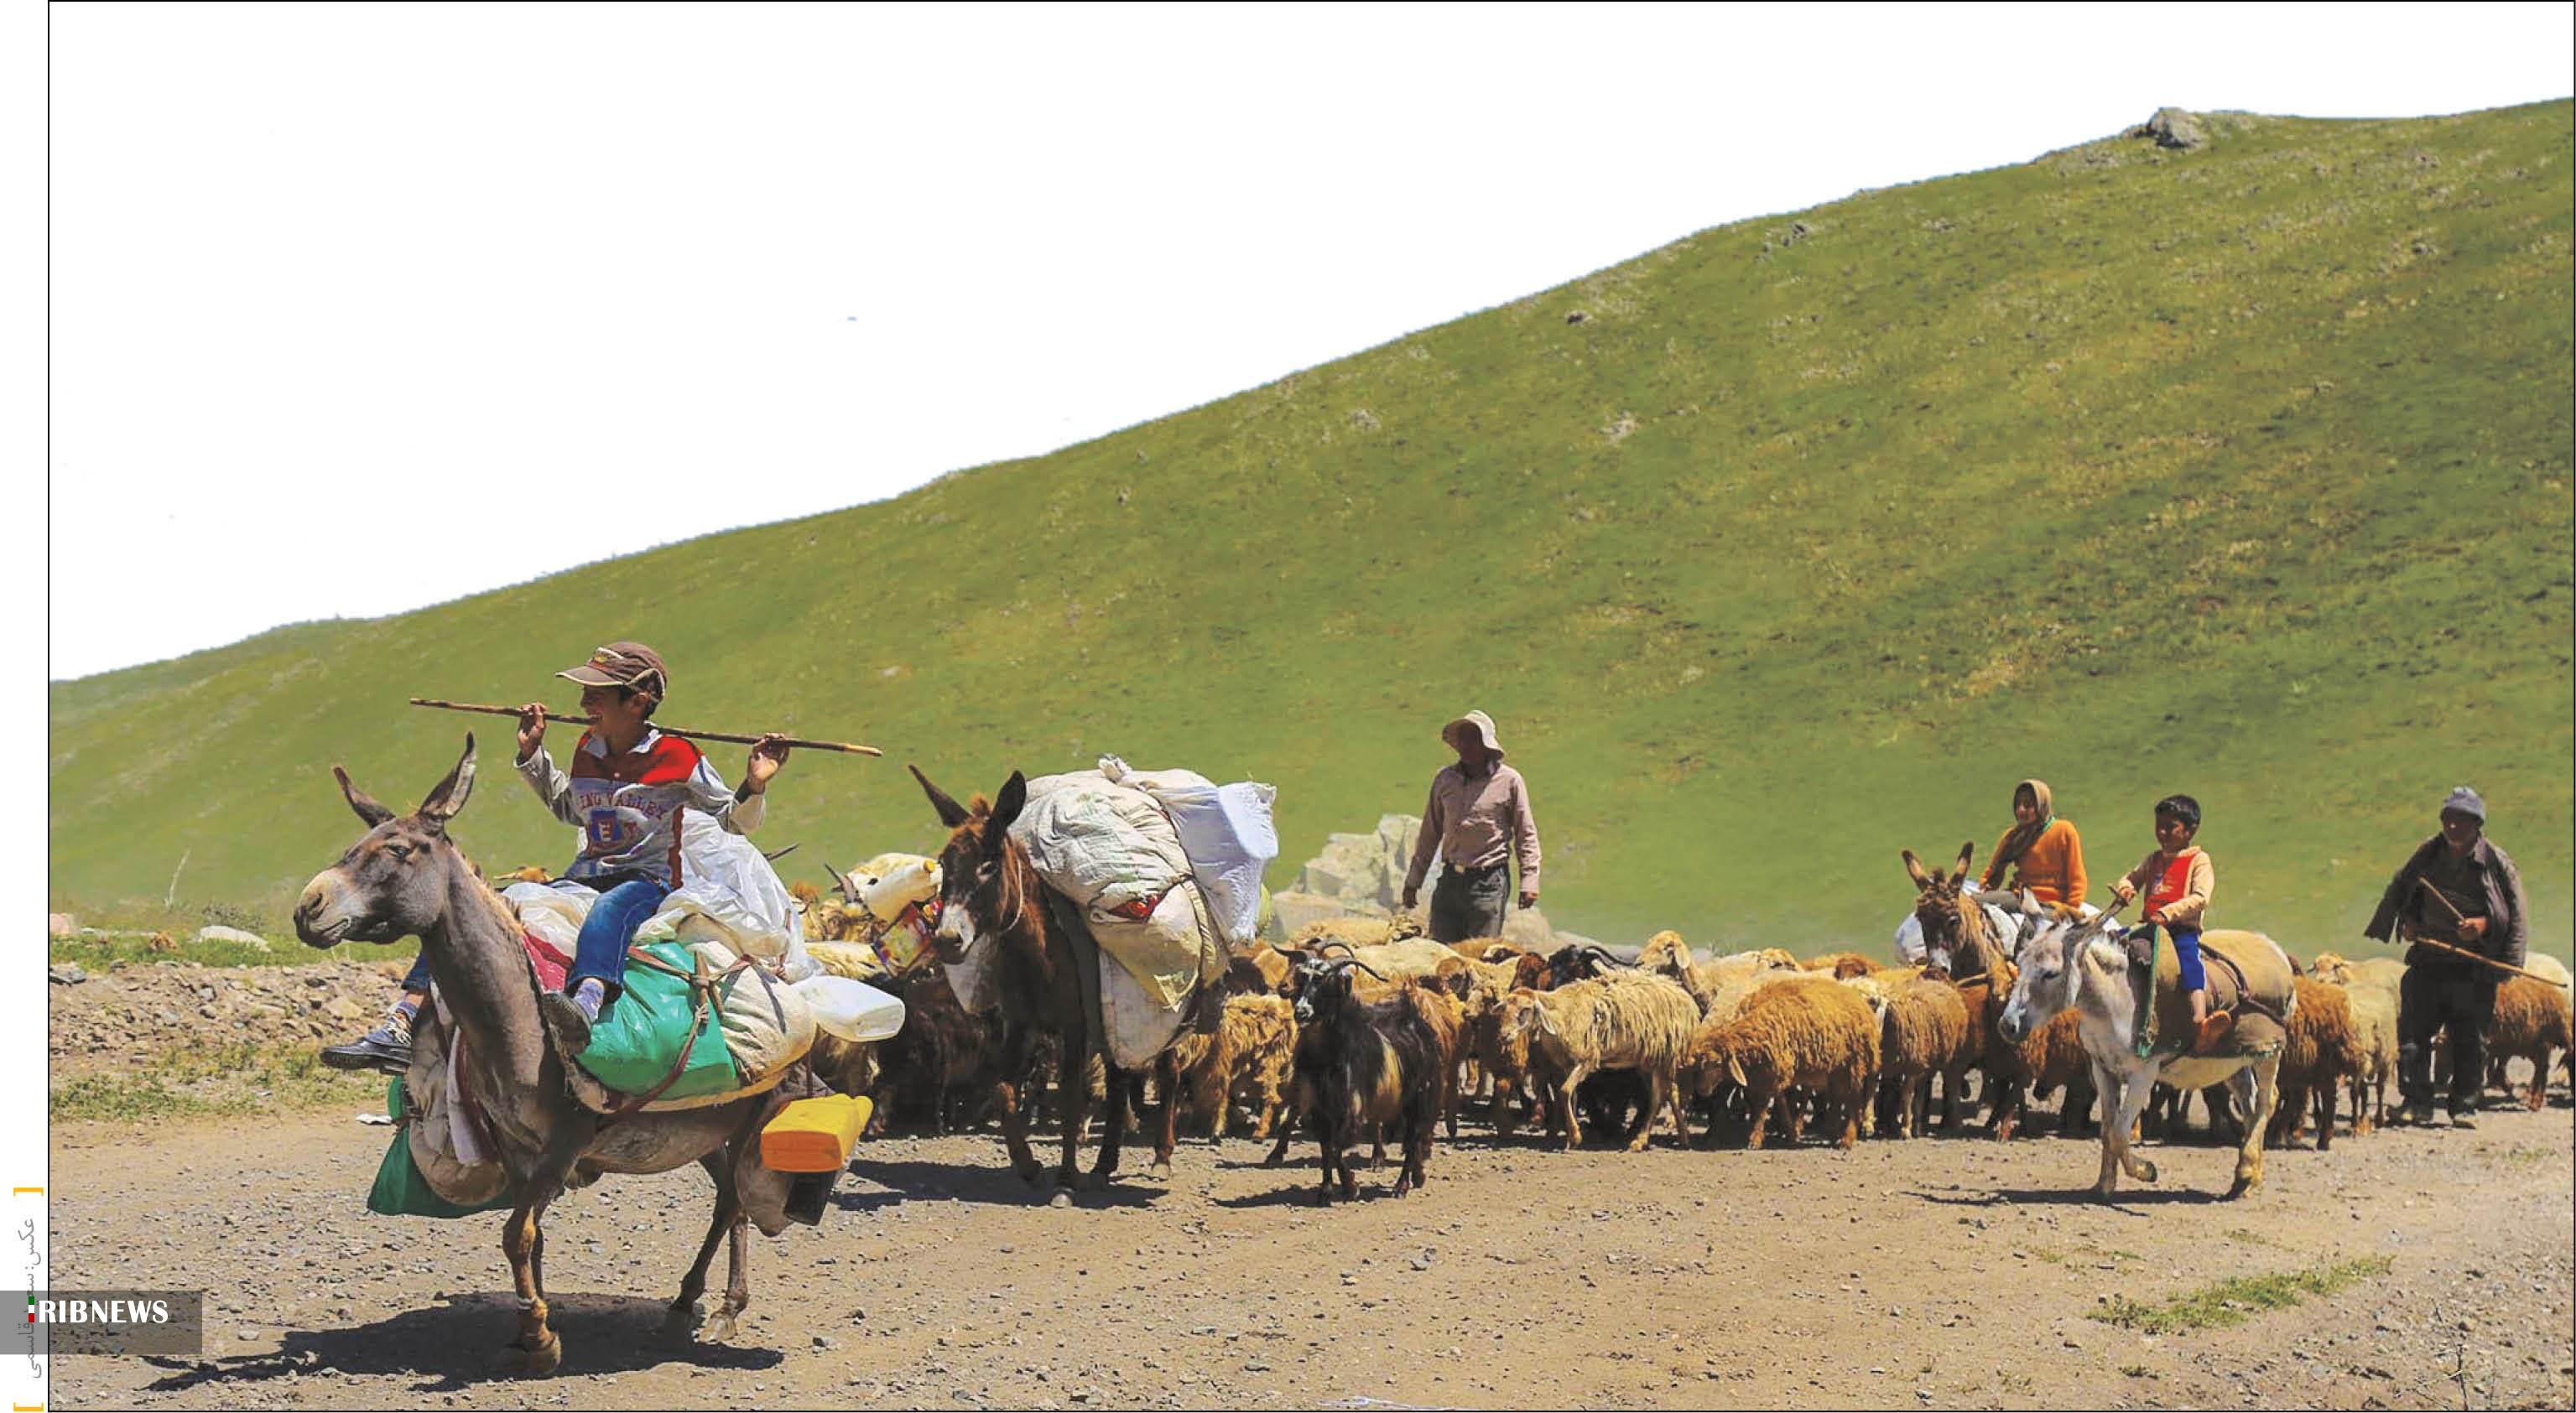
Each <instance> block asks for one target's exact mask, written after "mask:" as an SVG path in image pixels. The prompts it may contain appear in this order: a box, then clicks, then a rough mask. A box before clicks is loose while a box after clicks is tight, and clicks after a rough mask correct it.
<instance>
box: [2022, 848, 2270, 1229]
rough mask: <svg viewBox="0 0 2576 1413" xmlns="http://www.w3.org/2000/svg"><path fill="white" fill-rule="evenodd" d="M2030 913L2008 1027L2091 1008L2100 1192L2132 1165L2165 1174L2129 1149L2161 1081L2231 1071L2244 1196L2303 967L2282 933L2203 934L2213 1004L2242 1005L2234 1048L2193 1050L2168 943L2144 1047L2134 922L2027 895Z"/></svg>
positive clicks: (2197, 1083) (2188, 1080)
mask: <svg viewBox="0 0 2576 1413" xmlns="http://www.w3.org/2000/svg"><path fill="white" fill-rule="evenodd" d="M2022 913H2023V916H2024V918H2025V922H2024V927H2025V928H2026V929H2028V932H2027V940H2025V941H2024V942H2023V943H2022V945H2021V951H2020V955H2019V957H2018V960H2019V962H2020V964H2021V975H2020V976H2019V977H2017V978H2015V980H2014V982H2013V988H2012V999H2011V1001H2010V1002H2009V1003H2007V1004H2006V1005H2005V1007H2004V1012H2003V1016H2002V1018H2001V1019H2000V1020H1999V1021H1998V1022H1997V1025H1998V1027H1999V1028H2000V1029H2001V1030H2002V1031H2003V1034H2004V1038H2005V1039H2007V1040H2010V1041H2012V1042H2014V1043H2016V1044H2018V1043H2020V1041H2021V1040H2022V1039H2023V1038H2024V1037H2026V1036H2028V1035H2030V1034H2031V1033H2032V1032H2034V1031H2036V1030H2038V1029H2039V1028H2040V1027H2041V1026H2043V1025H2045V1024H2047V1023H2048V1022H2049V1020H2050V1019H2051V1018H2052V1017H2054V1016H2056V1015H2057V1014H2058V1013H2059V1012H2061V1011H2065V1010H2069V1009H2073V1010H2075V1011H2077V1012H2078V1014H2079V1021H2078V1026H2077V1032H2078V1034H2080V1035H2081V1036H2082V1037H2083V1040H2084V1051H2085V1053H2086V1054H2087V1055H2089V1056H2091V1057H2092V1061H2093V1076H2094V1080H2095V1085H2096V1088H2097V1089H2098V1090H2099V1091H2100V1093H2101V1094H2102V1096H2103V1099H2104V1104H2103V1113H2102V1171H2101V1175H2100V1177H2099V1178H2097V1179H2096V1180H2095V1182H2094V1184H2093V1191H2094V1192H2095V1193H2096V1194H2098V1195H2100V1196H2103V1197H2109V1196H2110V1195H2112V1193H2113V1192H2114V1191H2116V1190H2117V1189H2118V1185H2119V1177H2120V1174H2122V1173H2124V1172H2125V1173H2127V1174H2128V1175H2129V1176H2130V1177H2133V1178H2136V1179H2137V1180H2138V1181H2140V1182H2154V1181H2155V1180H2156V1165H2155V1164H2153V1163H2151V1162H2148V1161H2147V1160H2146V1159H2143V1158H2140V1157H2138V1156H2136V1155H2135V1154H2134V1153H2132V1152H2131V1151H2130V1148H2129V1134H2130V1131H2131V1129H2132V1128H2133V1127H2134V1126H2135V1124H2136V1123H2137V1120H2138V1115H2139V1113H2140V1111H2142V1110H2143V1109H2145V1108H2146V1106H2147V1099H2148V1096H2150V1095H2151V1094H2152V1093H2154V1091H2155V1087H2156V1085H2157V1084H2158V1083H2159V1082H2162V1083H2165V1084H2169V1085H2172V1086H2173V1087H2174V1088H2176V1089H2179V1090H2182V1091H2184V1092H2185V1093H2188V1092H2190V1091H2192V1090H2195V1089H2201V1088H2205V1087H2207V1086H2209V1085H2213V1084H2218V1083H2221V1082H2225V1083H2226V1084H2228V1085H2229V1086H2230V1087H2231V1088H2233V1089H2234V1090H2235V1092H2236V1097H2237V1098H2238V1099H2239V1100H2240V1101H2242V1102H2243V1103H2244V1104H2245V1106H2246V1108H2247V1110H2248V1112H2249V1113H2250V1114H2251V1115H2252V1117H2251V1118H2249V1119H2247V1120H2246V1124H2245V1139H2244V1142H2243V1143H2242V1144H2241V1145H2240V1146H2239V1148H2238V1149H2237V1155H2236V1180H2235V1182H2234V1184H2233V1185H2231V1186H2230V1187H2229V1188H2228V1189H2227V1195H2228V1196H2229V1197H2241V1196H2243V1195H2244V1194H2245V1193H2246V1192H2248V1191H2249V1190H2251V1189H2252V1188H2254V1187H2255V1186H2256V1185H2258V1184H2260V1183H2261V1182H2262V1181H2263V1131H2264V1129H2265V1128H2267V1127H2269V1126H2270V1124H2271V1120H2272V1108H2273V1104H2274V1101H2275V1099H2276V1097H2277V1093H2278V1078H2279V1074H2280V1069H2281V1051H2282V1048H2283V1046H2284V1045H2285V1044H2286V1043H2287V1042H2288V1038H2289V1036H2288V1032H2287V1031H2286V1030H2284V1029H2283V1023H2284V1022H2286V1021H2287V1020H2288V1018H2289V1017H2290V1016H2291V1015H2292V1014H2294V1012H2295V1010H2296V1008H2297V1005H2298V999H2297V993H2296V991H2295V990H2293V978H2295V977H2296V976H2297V974H2298V972H2297V968H2296V967H2295V966H2293V965H2292V964H2291V962H2290V959H2289V956H2288V954H2287V953H2284V952H2283V951H2282V950H2281V946H2280V944H2279V943H2277V942H2274V941H2273V940H2272V939H2271V938H2269V937H2266V936H2264V935H2263V934H2262V933H2259V932H2233V931H2218V932H2204V933H2202V934H2201V935H2200V946H2201V955H2202V956H2203V957H2204V958H2206V959H2207V960H2208V962H2209V964H2210V965H2209V968H2208V970H2209V977H2210V982H2211V996H2210V1004H2211V1007H2212V1008H2213V1009H2226V1008H2229V1007H2231V1006H2232V1007H2241V1008H2242V1011H2241V1012H2240V1014H2239V1015H2238V1018H2237V1022H2236V1025H2235V1027H2234V1028H2233V1029H2232V1030H2231V1031H2230V1032H2229V1039H2228V1047H2227V1052H2226V1053H2223V1054H2215V1055H2194V1054H2192V1053H2190V1045H2191V1032H2192V1027H2191V1024H2190V1014H2191V1012H2190V1008H2189V1005H2188V1004H2187V1003H2186V1002H2185V1001H2184V1000H2183V996H2184V993H2183V991H2182V990H2181V988H2180V986H2179V984H2178V978H2177V974H2176V970H2175V967H2174V959H2173V954H2172V952H2171V951H2170V950H2166V949H2159V955H2158V957H2157V965H2156V969H2155V973H2154V978H2153V983H2152V988H2151V992H2150V994H2151V997H2152V1001H2153V1005H2154V1008H2155V1009H2154V1012H2153V1014H2154V1017H2155V1022H2156V1024H2155V1033H2156V1035H2157V1036H2159V1037H2165V1038H2163V1039H2161V1040H2159V1041H2158V1042H2157V1043H2155V1044H2154V1045H2153V1046H2151V1047H2147V1048H2148V1049H2149V1053H2147V1054H2146V1055H2144V1056H2141V1055H2139V1054H2138V1050H2139V1048H2141V1047H2139V1046H2137V1045H2136V1044H2135V1043H2134V1042H2135V1041H2136V1039H2137V1038H2138V1018H2139V1016H2140V1014H2141V1012H2140V1009H2139V1006H2138V999H2139V998H2138V987H2137V981H2138V976H2137V974H2136V973H2135V972H2133V971H2132V968H2131V965H2130V954H2129V950H2128V948H2127V947H2126V946H2125V945H2123V943H2124V942H2125V940H2126V934H2125V930H2124V929H2122V928H2120V927H2119V926H2118V925H2117V924H2115V923H2114V922H2113V921H2112V915H2111V914H2109V913H2103V914H2100V915H2098V916H2095V917H2092V918H2089V919H2084V920H2080V921H2079V920H2075V919H2071V918H2067V917H2064V916H2063V915H2052V914H2051V913H2050V911H2049V910H2048V909H2045V908H2043V907H2042V906H2041V905H2039V904H2038V903H2035V902H2032V901H2030V900H2029V899H2028V896H2027V895H2024V901H2023V904H2022Z"/></svg>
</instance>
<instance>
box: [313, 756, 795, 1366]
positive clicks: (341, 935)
mask: <svg viewBox="0 0 2576 1413" xmlns="http://www.w3.org/2000/svg"><path fill="white" fill-rule="evenodd" d="M331 773H332V775H333V776H335V777H336V778H337V779H338V780H339V782H340V790H341V793H342V794H343V795H345V796H346V797H347V799H348V801H349V808H351V809H352V810H355V811H356V812H357V815H358V818H359V819H361V820H363V821H365V823H366V825H367V833H366V835H365V837H363V838H361V839H359V840H358V842H357V843H355V844H352V845H350V846H349V850H348V852H347V853H344V854H342V855H341V856H340V861H339V862H338V863H336V864H333V865H332V866H331V867H329V868H327V869H324V870H323V871H322V872H320V873H318V874H316V875H314V877H313V881H312V882H311V883H308V884H306V885H305V887H304V893H303V896H302V897H300V898H298V899H297V900H296V904H295V935H296V936H298V937H300V938H302V939H304V942H305V943H306V945H308V946H313V947H334V946H337V945H339V944H340V943H342V942H349V941H358V942H391V941H394V940H396V939H397V938H401V937H408V936H414V935H417V936H418V937H419V938H420V944H421V954H422V955H423V956H425V957H427V958H428V960H429V973H430V976H431V978H432V979H433V980H434V981H435V982H436V983H437V987H438V992H439V995H440V997H441V998H442V999H443V1000H444V1001H445V1003H446V1006H447V1009H448V1010H449V1012H450V1013H451V1014H452V1015H453V1016H454V1018H455V1023H456V1028H457V1030H458V1031H459V1032H460V1033H461V1036H462V1038H463V1041H464V1047H463V1051H464V1057H463V1060H462V1062H461V1070H462V1072H461V1074H460V1076H459V1079H460V1080H461V1083H462V1086H463V1090H464V1093H465V1095H466V1097H467V1098H468V1099H470V1100H471V1101H472V1103H473V1105H474V1106H475V1107H477V1108H479V1109H480V1110H481V1112H482V1114H483V1116H484V1119H485V1121H486V1123H487V1124H488V1127H489V1129H490V1136H491V1138H492V1140H493V1144H494V1147H495V1148H496V1149H497V1150H498V1155H499V1159H500V1162H501V1164H502V1166H503V1167H504V1168H505V1169H506V1171H507V1174H508V1184H507V1187H506V1191H507V1192H508V1194H509V1195H510V1197H511V1198H512V1199H513V1206H512V1208H511V1211H510V1216H509V1220H508V1221H507V1222H506V1223H504V1224H503V1226H502V1229H501V1247H502V1250H503V1251H504V1252H506V1253H507V1254H508V1256H509V1259H510V1275H511V1279H512V1281H513V1282H514V1283H515V1284H516V1285H517V1287H518V1293H519V1337H518V1338H517V1339H516V1340H514V1341H512V1344H511V1348H512V1349H513V1350H515V1351H516V1355H515V1357H516V1358H517V1359H518V1360H519V1361H520V1362H521V1363H522V1365H523V1367H524V1368H525V1370H526V1372H528V1373H531V1374H539V1375H542V1374H547V1373H551V1372H552V1371H553V1370H554V1368H555V1367H556V1365H557V1364H558V1363H559V1362H561V1360H562V1357H563V1344H562V1341H561V1340H560V1339H559V1338H558V1337H557V1336H556V1334H555V1332H554V1331H553V1330H552V1329H551V1328H549V1327H548V1325H547V1318H546V1317H547V1310H546V1298H545V1276H544V1270H545V1264H544V1263H545V1235H544V1233H543V1232H542V1231H540V1230H539V1228H538V1222H539V1220H540V1219H541V1218H542V1217H543V1216H544V1215H545V1210H546V1207H547V1205H548V1204H550V1203H552V1202H553V1201H554V1200H555V1198H556V1197H557V1196H559V1195H560V1194H561V1193H562V1192H563V1191H564V1190H565V1189H566V1188H567V1187H576V1186H580V1185H582V1184H584V1183H587V1182H589V1181H590V1180H592V1179H593V1178H596V1177H597V1176H598V1175H599V1174H601V1173H659V1172H667V1171H669V1170H670V1169H673V1168H676V1167H678V1166H680V1165H681V1164H683V1163H689V1162H695V1163H697V1164H699V1165H700V1166H702V1167H704V1168H705V1169H706V1170H707V1175H708V1176H709V1177H711V1178H713V1179H714V1180H715V1185H716V1206H715V1215H714V1218H713V1220H712V1221H711V1222H710V1223H709V1224H708V1227H707V1237H706V1241H705V1242H704V1243H703V1244H702V1245H700V1246H699V1248H698V1259H697V1261H696V1263H695V1264H694V1265H692V1266H691V1267H690V1268H689V1273H688V1275H687V1276H685V1277H683V1278H682V1279H681V1282H680V1293H679V1295H678V1296H677V1297H676V1298H674V1299H673V1300H672V1302H671V1305H670V1310H669V1313H668V1315H667V1316H666V1317H665V1319H664V1321H663V1330H664V1332H665V1334H668V1335H673V1336H685V1335H687V1334H688V1333H689V1325H690V1322H691V1320H692V1319H693V1318H694V1316H695V1307H696V1302H697V1299H698V1297H699V1295H700V1294H701V1293H703V1292H704V1291H705V1290H706V1284H707V1266H708V1264H709V1263H710V1262H711V1261H712V1260H713V1259H714V1258H715V1250H716V1245H717V1243H718V1242H719V1241H724V1242H728V1243H729V1249H728V1251H727V1279H726V1283H725V1297H724V1302H723V1305H722V1306H721V1307H720V1309H719V1311H718V1313H717V1314H716V1315H715V1317H714V1318H712V1319H710V1320H709V1321H708V1322H707V1324H706V1325H705V1327H704V1328H703V1329H702V1330H700V1331H699V1333H700V1334H702V1335H704V1336H705V1337H707V1338H710V1339H720V1338H723V1337H724V1336H726V1335H728V1334H730V1333H731V1332H732V1330H733V1328H734V1322H735V1319H736V1317H738V1316H739V1315H740V1314H741V1313H742V1311H743V1309H744V1307H745V1306H747V1305H749V1304H750V1302H751V1294H750V1273H749V1267H748V1265H747V1264H746V1259H745V1250H744V1247H745V1242H744V1235H745V1227H746V1225H747V1224H748V1223H749V1221H750V1220H751V1219H752V1218H753V1217H755V1216H756V1217H757V1218H758V1220H759V1225H760V1229H761V1231H762V1232H763V1233H764V1234H765V1235H770V1236H775V1235H777V1234H778V1233H779V1232H780V1231H783V1230H785V1227H786V1220H787V1219H786V1217H785V1214H784V1208H785V1205H786V1193H787V1187H788V1184H789V1182H790V1175H788V1174H785V1173H779V1172H773V1171H771V1170H769V1169H768V1168H765V1167H763V1166H762V1165H761V1162H760V1142H759V1136H760V1127H761V1124H762V1123H763V1122H764V1121H765V1120H766V1119H767V1118H769V1117H770V1116H771V1115H772V1114H773V1113H774V1112H775V1111H776V1110H777V1108H779V1107H780V1106H783V1105H784V1104H785V1103H786V1098H785V1096H784V1095H783V1094H782V1093H780V1092H777V1091H771V1092H765V1093H758V1094H753V1095H750V1096H748V1097H745V1098H741V1099H735V1100H730V1101H726V1102H721V1103H711V1104H707V1105H705V1106H703V1107H697V1108H690V1109H685V1110H678V1111H672V1112H656V1111H651V1110H645V1111H642V1112H636V1113H631V1114H628V1115H626V1116H624V1117H619V1118H615V1119H613V1120H612V1119H609V1118H607V1117H604V1116H603V1115H601V1114H599V1113H596V1112H594V1111H593V1110H591V1109H590V1108H587V1107H585V1106H584V1105H583V1104H582V1103H580V1102H579V1101H578V1100H576V1099H575V1097H574V1094H573V1090H572V1084H573V1082H574V1076H573V1075H572V1074H571V1073H568V1072H567V1065H566V1061H565V1060H564V1058H563V1056H562V1054H561V1053H560V1052H559V1049H558V1047H557V1045H556V1044H555V1043H554V1042H553V1041H552V1039H551V1038H550V1033H549V1032H548V1031H547V1029H546V1028H545V1027H544V1025H543V1024H542V1023H541V1021H540V1019H539V1011H538V1004H537V997H538V990H537V981H536V977H535V974H534V973H533V972H532V971H531V970H530V966H529V960H528V955H527V953H526V951H525V950H524V947H523V944H522V934H521V929H520V924H519V921H518V919H517V917H516V916H515V915H514V914H513V913H512V912H511V910H510V907H509V905H508V904H507V903H505V902H503V901H502V900H501V898H500V897H499V896H498V895H496V894H495V893H493V892H492V890H491V889H490V888H488V887H486V886H485V885H484V883H483V882H482V880H481V879H479V878H477V877H475V875H474V870H473V867H472V865H470V864H468V863H467V862H466V860H465V856H464V855H463V854H462V853H460V852H458V850H457V848H456V845H455V844H454V843H453V842H452V841H450V840H449V838H448V837H447V826H448V823H449V821H451V820H453V819H454V818H455V817H456V815H457V813H458V812H459V811H460V810H462V809H464V808H465V801H466V797H467V796H468V795H469V794H471V793H472V791H473V788H474V738H473V737H472V736H470V735H469V736H467V737H466V738H465V754H464V755H463V756H462V757H461V758H459V759H458V761H457V762H456V767H455V768H454V769H453V770H450V771H449V772H448V773H447V778H446V779H444V780H441V781H439V782H438V784H437V786H436V787H434V788H433V789H431V790H430V792H429V796H428V798H426V799H424V800H422V801H421V804H420V808H418V809H416V810H414V811H413V812H412V813H410V814H407V815H399V816H398V815H396V814H395V813H394V812H393V811H392V810H390V809H388V808H386V807H385V806H383V805H381V804H378V803H377V802H376V801H375V800H374V799H372V798H370V797H369V796H368V795H367V794H366V792H364V791H362V790H360V789H359V788H358V787H357V786H356V785H355V784H353V783H351V782H350V779H349V776H348V773H347V772H346V771H343V770H341V769H340V768H338V767H337V766H334V767H332V771H331ZM451 1053H452V1052H451ZM585 1078H586V1077H585ZM593 1087H594V1088H595V1082H594V1083H593Z"/></svg>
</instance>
